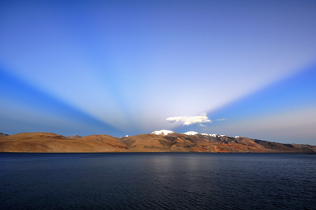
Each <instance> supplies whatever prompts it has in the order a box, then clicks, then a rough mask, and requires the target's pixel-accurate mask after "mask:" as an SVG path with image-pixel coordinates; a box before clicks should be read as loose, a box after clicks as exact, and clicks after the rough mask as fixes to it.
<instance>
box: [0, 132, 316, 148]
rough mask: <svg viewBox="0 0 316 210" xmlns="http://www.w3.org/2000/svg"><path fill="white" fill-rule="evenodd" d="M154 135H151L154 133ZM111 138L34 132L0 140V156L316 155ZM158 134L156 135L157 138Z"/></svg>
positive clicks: (191, 139) (234, 141)
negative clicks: (126, 154)
mask: <svg viewBox="0 0 316 210" xmlns="http://www.w3.org/2000/svg"><path fill="white" fill-rule="evenodd" d="M153 133H154V132H153ZM153 133H151V134H138V135H135V136H125V137H118V138H116V137H113V136H110V135H105V134H100V135H90V136H84V137H80V136H77V135H76V136H75V138H74V136H69V137H65V136H62V135H59V134H54V133H45V132H35V133H18V134H14V135H2V136H0V152H22V153H23V152H25V153H33V152H34V153H99V152H101V153H102V152H206V153H214V152H216V153H218V152H219V153H316V146H312V145H306V144H282V143H278V142H270V141H265V140H259V139H251V138H247V137H241V136H236V137H230V136H227V135H218V134H204V133H203V134H200V133H196V132H191V131H190V132H187V133H184V134H180V133H175V132H167V134H165V133H164V132H155V133H156V134H153ZM157 133H158V134H157Z"/></svg>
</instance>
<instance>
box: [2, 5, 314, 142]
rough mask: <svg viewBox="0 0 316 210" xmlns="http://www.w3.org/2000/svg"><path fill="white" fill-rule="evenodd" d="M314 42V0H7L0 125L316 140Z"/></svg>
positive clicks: (9, 129)
mask: <svg viewBox="0 0 316 210" xmlns="http://www.w3.org/2000/svg"><path fill="white" fill-rule="evenodd" d="M315 37H316V2H315V1H1V3H0V99H1V100H0V132H3V133H8V134H14V133H19V132H35V131H45V132H54V133H59V134H62V135H66V136H67V135H72V134H78V135H91V134H109V135H113V136H125V135H135V134H139V133H150V132H152V131H154V130H160V129H171V130H174V131H176V132H186V131H189V130H194V131H197V132H207V133H219V134H227V135H231V136H235V135H240V136H248V137H251V138H258V139H265V140H270V141H277V142H287V143H308V144H313V145H316V129H315V128H316V85H315V83H316V82H314V81H316V39H315ZM203 113H205V114H206V117H207V119H208V122H205V123H198V122H197V123H192V124H189V125H184V124H185V123H184V121H181V120H179V121H173V122H171V121H168V120H166V119H167V118H170V117H171V118H172V117H180V118H181V119H193V118H190V117H194V116H196V119H198V118H199V117H198V116H201V115H202V114H203ZM203 116H205V115H203ZM180 118H179V119H180ZM172 119H173V118H172ZM194 119H195V118H194ZM209 121H211V122H209Z"/></svg>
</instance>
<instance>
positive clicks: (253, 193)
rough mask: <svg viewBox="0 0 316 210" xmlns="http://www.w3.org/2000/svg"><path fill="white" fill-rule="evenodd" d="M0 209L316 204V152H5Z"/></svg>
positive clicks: (294, 206)
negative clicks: (314, 153)
mask: <svg viewBox="0 0 316 210" xmlns="http://www.w3.org/2000/svg"><path fill="white" fill-rule="evenodd" d="M0 209H1V210H6V209H10V210H11V209H23V210H25V209H316V155H301V154H300V155H299V154H199V153H180V154H179V153H162V154H161V153H145V154H142V153H137V154H127V153H123V154H0Z"/></svg>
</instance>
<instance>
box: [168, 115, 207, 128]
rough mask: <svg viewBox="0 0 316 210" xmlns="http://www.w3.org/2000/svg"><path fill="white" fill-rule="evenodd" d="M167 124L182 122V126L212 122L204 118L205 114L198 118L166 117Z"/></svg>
mask: <svg viewBox="0 0 316 210" xmlns="http://www.w3.org/2000/svg"><path fill="white" fill-rule="evenodd" d="M166 120H167V121H169V122H182V123H183V125H191V124H200V125H202V123H209V122H212V121H211V120H209V119H208V117H207V116H206V113H202V114H201V115H200V116H193V117H191V116H180V117H168V118H167V119H166Z"/></svg>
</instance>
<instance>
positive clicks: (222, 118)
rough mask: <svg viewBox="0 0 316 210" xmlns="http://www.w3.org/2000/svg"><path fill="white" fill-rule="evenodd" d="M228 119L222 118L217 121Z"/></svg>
mask: <svg viewBox="0 0 316 210" xmlns="http://www.w3.org/2000/svg"><path fill="white" fill-rule="evenodd" d="M224 120H226V119H225V118H222V119H217V121H224Z"/></svg>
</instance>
